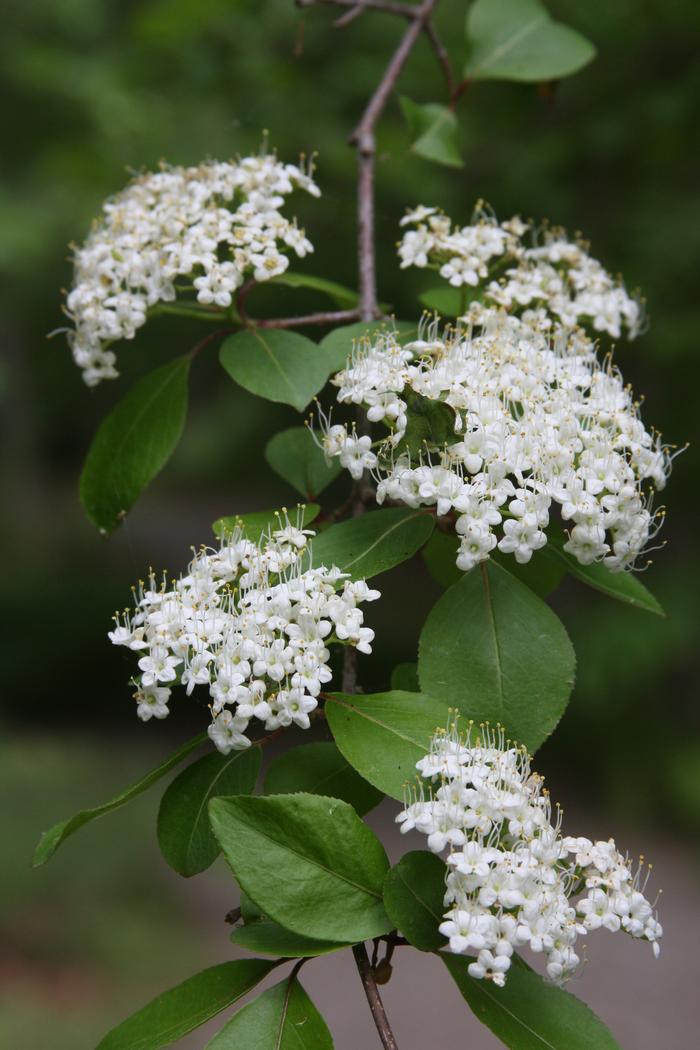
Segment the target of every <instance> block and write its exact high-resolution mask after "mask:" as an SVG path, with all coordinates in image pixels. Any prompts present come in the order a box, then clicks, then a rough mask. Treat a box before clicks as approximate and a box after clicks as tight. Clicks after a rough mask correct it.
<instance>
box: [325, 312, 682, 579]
mask: <svg viewBox="0 0 700 1050" xmlns="http://www.w3.org/2000/svg"><path fill="white" fill-rule="evenodd" d="M333 383H334V384H335V385H336V386H337V387H338V393H337V399H338V401H339V402H341V403H346V404H353V405H358V406H362V407H363V408H364V409H365V410H366V413H367V420H368V421H369V423H382V424H384V426H385V427H387V428H388V434H387V432H386V431H385V432H384V437H383V438H379V439H378V440H376V441H373V440H372V438H371V437H370V436H369V435H367V434H363V435H362V436H360V435H358V434H357V432H356V431H355V429H354V428H352V427H350V428H348V427H347V426H344V425H342V424H336V425H331V422H330V419H329V418H328V417H326V416H323V415H321V426H322V430H323V436H322V439H321V444H322V447H323V449H324V451H325V452H326V455H327V456H328V457H329V458H330V457H338V458H339V459H340V462H341V464H342V465H343V466H344V467H346V468H347V469H348V470H349V471H350V473H351V474H352V476H353V477H355V478H358V477H360V476H361V474H362V472H363V470H370V471H372V472H373V474H374V477H375V480H376V482H377V501H378V502H379V503H382V502H384V501H385V500H387V499H388V500H391V501H394V502H400V503H404V504H407V505H408V506H409V507H419V506H434V507H435V508H436V510H437V513H438V515H447V514H451V515H453V518H454V521H455V527H456V531H457V533H458V535H459V537H460V545H459V551H458V557H457V565H458V566H459V568H461V569H462V570H464V571H469V570H470V569H471V568H473V566H474V565H476V564H477V563H478V562H481V561H484V560H485V559H487V558H488V557H489V555H490V553H491V551H493V550H494V548H496V547H498V549H499V550H500V551H501V552H503V553H505V554H513V555H514V556H515V559H516V560H517V561H518V562H520V563H525V562H527V561H529V560H530V558H531V556H532V554H533V552H534V551H536V550H538V549H539V548H541V547H543V546H544V544H545V543H546V542H547V535H546V532H545V530H546V529H547V527H548V524H549V518H550V510H551V509H552V504H556V505H557V506H558V508H559V512H560V515H561V518H562V519H563V521H564V523H565V526H566V527H567V529H568V538H567V542H566V544H565V549H566V550H567V551H568V552H569V553H570V554H572V555H573V556H574V557H575V558H576V559H577V560H578V561H579V562H580V563H581V564H583V565H589V564H592V563H593V562H596V561H604V562H605V564H606V565H607V566H608V567H609V568H610V569H611V570H613V571H620V570H623V569H628V568H631V567H633V565H634V563H635V560H636V559H637V558H638V556H639V555H640V553H641V552H642V551H643V550H644V548H645V547H646V546H647V544H648V543H649V541H650V539H651V538H652V537H653V536H654V535H655V533H656V531H657V529H658V527H659V525H660V524H661V523H662V521H663V511H660V512H658V513H657V514H654V512H653V511H652V508H651V499H652V495H653V491H655V490H659V489H662V488H663V487H664V485H665V483H666V478H667V476H668V473H669V470H670V463H671V456H670V455H669V452H668V449H667V447H666V446H664V445H663V444H662V442H661V440H660V438H659V436H658V435H656V434H654V433H650V432H648V431H647V430H646V429H645V427H644V424H643V423H642V421H641V419H640V416H639V408H638V404H637V403H636V402H635V400H634V397H633V394H632V392H631V391H630V389H629V387H626V386H625V384H624V382H623V379H622V376H621V375H620V373H619V372H618V370H617V369H616V368H615V367H614V366H613V364H612V362H611V360H610V358H606V359H605V360H604V361H602V362H601V361H600V360H599V359H598V357H597V356H596V352H595V346H594V344H593V343H592V342H591V340H590V339H589V338H588V337H587V336H586V335H585V334H584V333H583V331H582V330H581V329H575V330H573V331H571V332H568V333H564V332H563V331H559V332H558V333H556V334H554V333H552V332H551V331H550V330H549V328H548V326H547V324H546V323H543V322H542V319H541V317H540V316H539V315H536V316H527V317H522V318H518V317H515V316H513V315H512V314H508V313H506V312H505V311H504V310H502V309H500V308H497V307H483V306H481V305H480V304H478V303H475V304H472V306H471V307H470V309H469V312H468V314H467V315H465V317H463V318H462V319H461V320H460V321H459V322H458V323H457V325H456V326H455V327H448V328H446V329H445V330H444V331H442V332H440V330H439V328H438V324H437V321H432V322H426V321H425V320H424V322H423V323H422V327H421V329H420V330H419V337H418V339H416V340H414V341H412V342H409V343H406V344H404V345H403V346H402V345H401V343H400V342H399V337H398V334H397V332H395V331H392V330H391V329H390V328H387V329H385V330H382V331H380V332H378V333H376V334H375V335H373V336H372V337H371V338H366V339H364V340H360V341H359V342H358V343H356V344H355V346H354V349H353V353H352V356H351V358H350V360H349V362H348V365H347V367H346V368H345V369H344V370H343V371H342V372H340V373H338V374H337V375H336V376H335V377H334V378H333Z"/></svg>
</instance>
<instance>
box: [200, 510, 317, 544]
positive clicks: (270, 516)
mask: <svg viewBox="0 0 700 1050" xmlns="http://www.w3.org/2000/svg"><path fill="white" fill-rule="evenodd" d="M320 512H321V508H320V507H319V505H318V503H305V504H300V505H299V506H297V507H289V508H287V511H286V513H287V514H288V515H289V520H290V521H291V522H292V523H293V524H294V525H296V523H297V517H298V519H299V522H300V525H301V528H306V526H307V525H309V524H310V523H311V522H312V521H313V520H314V519H315V518H317V517H318V515H319V514H320ZM284 514H285V509H284V508H280V510H259V511H254V512H253V513H252V514H230V515H228V516H227V517H225V518H218V520H217V521H215V522H214V524H213V525H212V529H213V530H214V533H215V534H216V535H217V536H219V537H221V536H226V535H230V534H231V533H232V532H233V531H234V529H242V530H243V532H244V533H245V535H246V536H247V537H248V539H249V540H253V542H254V543H257V541H258V540H259V539H260V537H261V536H262V534H263V533H264V532H274V530H275V529H278V528H279V527H280V521H281V517H282V516H283V515H284Z"/></svg>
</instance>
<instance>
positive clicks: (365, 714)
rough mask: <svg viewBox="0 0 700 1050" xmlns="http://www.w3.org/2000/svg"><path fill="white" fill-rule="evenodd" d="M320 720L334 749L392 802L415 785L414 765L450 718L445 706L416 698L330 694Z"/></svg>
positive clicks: (397, 693) (414, 695)
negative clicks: (409, 785) (324, 720)
mask: <svg viewBox="0 0 700 1050" xmlns="http://www.w3.org/2000/svg"><path fill="white" fill-rule="evenodd" d="M326 718H327V719H328V725H329V726H330V729H331V732H332V733H333V737H334V739H335V742H336V744H337V745H338V747H339V748H340V750H341V751H342V753H343V754H344V755H345V757H346V758H347V760H348V762H349V763H350V764H351V765H352V766H353V767H354V768H355V769H356V770H357V771H358V773H359V774H360V775H361V776H363V777H364V778H365V780H369V782H370V784H374V786H375V787H376V788H379V790H380V791H383V792H384V794H385V795H390V796H391V797H392V798H397V799H403V797H404V786H405V784H406V783H407V782H408V781H415V779H416V777H417V776H418V773H417V771H416V762H417V761H418V760H419V759H420V758H423V757H424V755H426V754H427V752H428V747H429V745H430V738H431V737H432V736H433V735H434V734H435V730H436V729H438V728H444V727H445V726H446V725H447V723H448V720H449V719H450V711H449V706H448V704H447V703H446V702H445V701H443V700H434V699H433V698H432V697H428V696H423V695H422V694H421V693H402V692H400V691H399V690H395V691H394V692H391V693H374V694H373V695H372V696H346V695H345V694H343V693H331V695H330V696H329V697H328V699H327V700H326Z"/></svg>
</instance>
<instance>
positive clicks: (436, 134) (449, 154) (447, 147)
mask: <svg viewBox="0 0 700 1050" xmlns="http://www.w3.org/2000/svg"><path fill="white" fill-rule="evenodd" d="M400 103H401V112H402V113H403V117H404V120H405V121H406V124H407V126H408V131H409V134H410V136H411V139H412V142H411V150H412V151H413V153H416V154H417V155H418V156H419V157H424V158H425V159H426V160H432V161H434V162H435V163H436V164H444V165H445V166H446V167H448V168H461V167H462V166H463V163H464V162H463V160H462V155H461V153H460V152H459V125H458V123H457V117H456V116H455V113H454V111H453V110H451V109H448V107H447V106H441V105H439V104H438V103H435V102H429V103H427V104H425V105H422V106H421V105H418V104H417V103H416V102H413V101H412V99H410V98H406V96H403V97H402V98H401V99H400Z"/></svg>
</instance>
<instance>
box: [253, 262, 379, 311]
mask: <svg viewBox="0 0 700 1050" xmlns="http://www.w3.org/2000/svg"><path fill="white" fill-rule="evenodd" d="M266 283H269V284H283V285H285V286H286V287H287V288H309V289H311V291H314V292H322V293H323V294H324V295H327V296H328V298H329V299H332V300H333V302H334V303H335V304H336V306H338V307H339V309H341V310H352V308H353V307H354V306H357V302H358V299H359V296H358V294H357V292H356V291H354V290H353V289H352V288H346V287H345V285H344V284H338V282H337V281H329V280H327V278H325V277H316V275H315V274H312V273H294V272H293V271H291V270H287V271H286V272H285V273H281V274H278V276H277V277H273V278H272V281H270V282H266Z"/></svg>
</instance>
